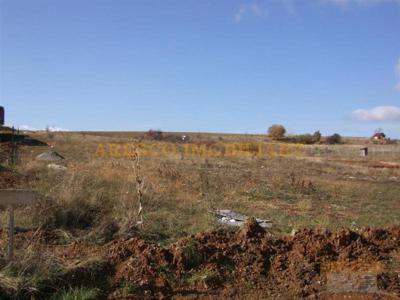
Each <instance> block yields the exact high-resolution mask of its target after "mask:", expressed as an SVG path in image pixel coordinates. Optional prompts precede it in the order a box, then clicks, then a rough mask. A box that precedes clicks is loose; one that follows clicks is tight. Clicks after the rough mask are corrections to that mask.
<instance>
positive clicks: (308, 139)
mask: <svg viewBox="0 0 400 300" xmlns="http://www.w3.org/2000/svg"><path fill="white" fill-rule="evenodd" d="M293 142H294V143H298V144H314V137H313V136H312V135H311V134H299V135H296V136H294V137H293Z"/></svg>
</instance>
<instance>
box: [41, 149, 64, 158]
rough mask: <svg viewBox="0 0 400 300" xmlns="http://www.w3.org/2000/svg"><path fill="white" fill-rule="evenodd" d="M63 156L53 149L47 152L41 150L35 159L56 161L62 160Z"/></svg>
mask: <svg viewBox="0 0 400 300" xmlns="http://www.w3.org/2000/svg"><path fill="white" fill-rule="evenodd" d="M63 159H64V157H63V156H61V155H60V154H58V153H57V152H56V151H54V150H50V151H47V152H43V153H42V154H39V155H38V156H36V160H46V161H57V160H63Z"/></svg>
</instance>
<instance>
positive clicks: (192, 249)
mask: <svg viewBox="0 0 400 300" xmlns="http://www.w3.org/2000/svg"><path fill="white" fill-rule="evenodd" d="M197 247H198V244H197V242H196V241H194V240H190V241H189V242H188V243H187V244H186V245H185V247H184V248H183V249H182V252H183V256H184V258H185V267H186V268H187V269H193V268H195V267H197V266H198V265H200V264H201V262H202V260H203V257H202V255H201V253H200V252H199V251H198V249H197Z"/></svg>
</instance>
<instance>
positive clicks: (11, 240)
mask: <svg viewBox="0 0 400 300" xmlns="http://www.w3.org/2000/svg"><path fill="white" fill-rule="evenodd" d="M8 210H9V212H10V217H9V220H8V261H11V260H12V259H13V258H14V206H12V205H10V206H9V208H8Z"/></svg>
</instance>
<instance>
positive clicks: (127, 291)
mask: <svg viewBox="0 0 400 300" xmlns="http://www.w3.org/2000/svg"><path fill="white" fill-rule="evenodd" d="M137 291H138V286H137V285H136V284H135V283H133V282H129V281H126V280H124V281H122V283H121V285H120V287H119V288H118V293H119V294H121V295H122V296H123V297H126V296H129V295H131V294H135V293H136V292H137Z"/></svg>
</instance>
